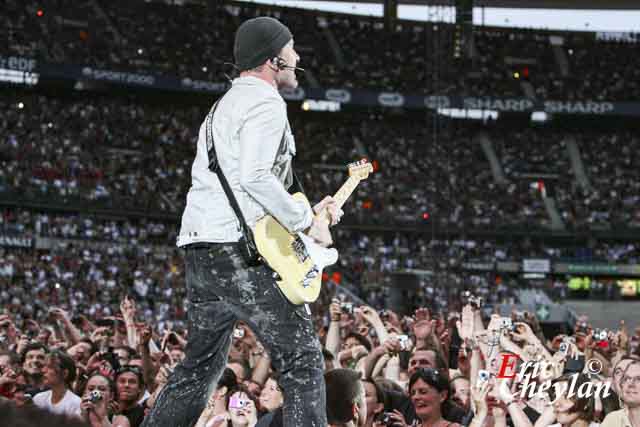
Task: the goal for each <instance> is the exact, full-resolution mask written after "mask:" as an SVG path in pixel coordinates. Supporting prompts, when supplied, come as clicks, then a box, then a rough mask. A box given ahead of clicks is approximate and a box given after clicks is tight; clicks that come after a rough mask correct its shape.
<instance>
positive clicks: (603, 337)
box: [593, 329, 609, 341]
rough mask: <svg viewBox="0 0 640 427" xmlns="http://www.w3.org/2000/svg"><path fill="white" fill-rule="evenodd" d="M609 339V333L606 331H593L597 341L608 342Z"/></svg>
mask: <svg viewBox="0 0 640 427" xmlns="http://www.w3.org/2000/svg"><path fill="white" fill-rule="evenodd" d="M608 338H609V333H608V332H607V330H606V329H596V330H595V331H593V339H594V340H595V341H607V339H608Z"/></svg>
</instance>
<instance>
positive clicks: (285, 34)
mask: <svg viewBox="0 0 640 427" xmlns="http://www.w3.org/2000/svg"><path fill="white" fill-rule="evenodd" d="M292 38H293V35H292V34H291V31H289V29H288V28H287V27H286V26H285V25H284V24H282V23H281V22H280V21H278V20H277V19H274V18H270V17H267V16H261V17H258V18H253V19H249V20H247V21H245V22H243V23H242V25H240V27H239V28H238V31H236V40H235V43H234V46H233V55H234V56H235V59H236V66H237V67H238V68H239V69H240V71H245V70H250V69H252V68H255V67H257V66H259V65H262V64H264V62H265V61H266V60H267V59H271V58H275V57H276V56H278V54H279V53H280V51H281V50H282V48H283V47H284V46H285V45H286V44H287V43H289V40H291V39H292Z"/></svg>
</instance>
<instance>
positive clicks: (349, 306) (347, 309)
mask: <svg viewBox="0 0 640 427" xmlns="http://www.w3.org/2000/svg"><path fill="white" fill-rule="evenodd" d="M340 310H342V312H343V313H345V314H353V303H351V302H343V303H341V304H340Z"/></svg>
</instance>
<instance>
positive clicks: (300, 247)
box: [291, 236, 309, 263]
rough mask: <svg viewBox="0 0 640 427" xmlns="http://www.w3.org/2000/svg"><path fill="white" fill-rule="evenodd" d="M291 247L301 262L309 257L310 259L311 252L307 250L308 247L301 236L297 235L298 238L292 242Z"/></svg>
mask: <svg viewBox="0 0 640 427" xmlns="http://www.w3.org/2000/svg"><path fill="white" fill-rule="evenodd" d="M291 248H292V249H293V252H294V253H295V254H296V257H297V258H298V261H299V262H301V263H303V262H305V261H306V260H307V259H309V252H307V247H306V246H305V245H304V242H303V241H302V239H301V238H300V236H296V238H295V239H294V240H293V242H292V243H291Z"/></svg>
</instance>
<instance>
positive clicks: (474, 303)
mask: <svg viewBox="0 0 640 427" xmlns="http://www.w3.org/2000/svg"><path fill="white" fill-rule="evenodd" d="M462 296H463V297H464V299H465V300H466V301H467V304H469V305H471V307H473V308H475V309H476V310H477V309H479V308H481V307H482V302H483V301H482V297H478V296H475V295H473V294H472V293H471V292H470V291H464V293H463V294H462Z"/></svg>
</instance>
